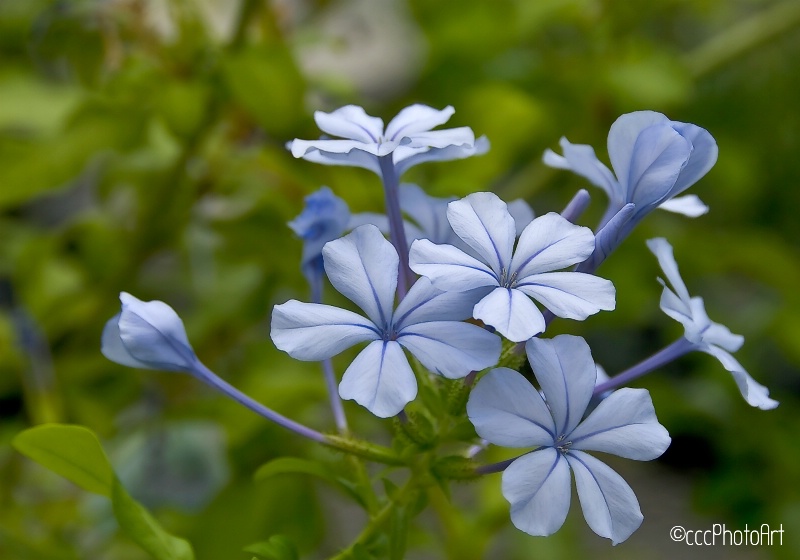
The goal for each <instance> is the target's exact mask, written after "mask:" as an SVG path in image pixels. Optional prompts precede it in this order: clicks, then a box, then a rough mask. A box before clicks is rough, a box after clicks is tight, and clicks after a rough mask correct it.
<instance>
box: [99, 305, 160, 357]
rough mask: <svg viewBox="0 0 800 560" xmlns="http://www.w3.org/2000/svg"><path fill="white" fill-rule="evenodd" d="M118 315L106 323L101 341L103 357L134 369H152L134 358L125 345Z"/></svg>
mask: <svg viewBox="0 0 800 560" xmlns="http://www.w3.org/2000/svg"><path fill="white" fill-rule="evenodd" d="M120 314H121V313H117V314H116V315H114V316H113V317H112V318H111V319H109V320H108V321H107V322H106V326H105V327H104V328H103V336H102V338H101V341H100V351H101V352H102V353H103V356H105V357H106V358H108V359H109V360H111V361H112V362H116V363H118V364H120V365H123V366H128V367H132V368H141V369H150V365H149V364H147V363H145V362H142V361H140V360H137V359H136V358H134V357H133V356H132V355H131V353H130V352H128V349H127V348H126V347H125V345H124V344H123V343H122V338H120V334H119V316H120Z"/></svg>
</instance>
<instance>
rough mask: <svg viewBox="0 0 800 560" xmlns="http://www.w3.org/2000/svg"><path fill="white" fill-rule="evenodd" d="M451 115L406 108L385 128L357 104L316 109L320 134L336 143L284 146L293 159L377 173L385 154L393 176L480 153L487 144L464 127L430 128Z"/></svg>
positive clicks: (425, 108)
mask: <svg viewBox="0 0 800 560" xmlns="http://www.w3.org/2000/svg"><path fill="white" fill-rule="evenodd" d="M454 112H455V109H453V108H452V107H450V106H447V107H445V108H444V109H442V110H441V111H439V110H436V109H434V108H432V107H428V106H427V105H420V104H416V105H411V106H409V107H406V108H405V109H403V110H402V111H400V112H399V113H398V114H397V116H396V117H395V118H393V119H392V120H391V121H390V122H389V124H388V126H386V128H385V129H384V126H383V120H382V119H380V118H378V117H371V116H369V115H368V114H367V113H366V112H365V111H364V109H362V108H361V107H358V106H356V105H346V106H345V107H341V108H340V109H336V110H335V111H333V112H332V113H325V112H322V111H316V112H315V113H314V120H315V121H316V123H317V126H319V128H320V130H322V131H323V132H325V133H327V134H330V135H331V136H338V137H339V138H341V139H339V140H336V139H321V140H299V139H296V140H293V141H291V142H289V143H288V144H287V147H288V148H289V149H290V150H291V152H292V155H293V156H294V157H296V158H303V159H306V160H308V161H313V162H316V163H324V164H327V165H349V166H354V167H363V168H365V169H369V170H370V171H373V172H375V173H377V174H378V175H382V171H381V164H380V158H385V157H386V156H390V158H389V160H390V161H391V163H392V164H394V169H395V174H396V176H397V177H399V176H400V175H402V174H403V173H404V172H405V171H406V170H408V169H409V168H410V167H412V166H414V165H417V164H419V163H423V162H426V161H448V160H453V159H462V158H466V157H470V156H473V155H479V154H483V153H485V152H486V151H487V150H488V149H489V141H488V140H487V139H486V138H485V137H481V138H479V139H478V140H475V134H474V133H473V132H472V129H470V128H469V127H459V128H451V129H445V130H431V129H432V128H434V127H437V126H439V125H442V124H444V123H446V122H447V121H448V120H449V119H450V117H451V116H452V114H453V113H454Z"/></svg>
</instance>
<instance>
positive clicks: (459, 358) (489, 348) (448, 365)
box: [397, 321, 502, 379]
mask: <svg viewBox="0 0 800 560" xmlns="http://www.w3.org/2000/svg"><path fill="white" fill-rule="evenodd" d="M397 342H399V343H400V344H401V345H402V346H403V347H404V348H406V350H408V351H409V352H411V353H412V354H413V355H414V356H415V357H416V358H417V359H418V360H419V361H420V362H421V363H422V365H423V366H425V367H426V368H427V369H428V370H429V371H432V372H435V373H438V374H439V375H443V376H444V377H447V378H449V379H459V378H461V377H464V376H466V375H467V374H468V373H470V372H471V371H480V370H482V369H485V368H487V367H491V366H494V365H496V364H497V360H498V359H499V358H500V349H501V346H502V344H501V342H500V337H499V336H497V335H495V334H492V333H490V332H489V331H487V330H485V329H482V328H481V327H479V326H477V325H472V324H469V323H459V322H456V321H430V322H427V323H418V324H415V325H410V326H408V327H406V328H405V329H403V330H402V331H400V333H399V334H398V335H397Z"/></svg>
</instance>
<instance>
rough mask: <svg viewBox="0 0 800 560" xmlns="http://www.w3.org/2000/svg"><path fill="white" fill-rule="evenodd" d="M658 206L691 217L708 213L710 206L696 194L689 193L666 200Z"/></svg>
mask: <svg viewBox="0 0 800 560" xmlns="http://www.w3.org/2000/svg"><path fill="white" fill-rule="evenodd" d="M658 207H659V209H661V210H666V211H667V212H675V213H676V214H683V215H684V216H688V217H690V218H697V217H698V216H702V215H703V214H707V213H708V206H706V205H705V204H704V203H703V201H702V200H700V197H698V196H697V195H696V194H687V195H686V196H678V197H675V198H671V199H669V200H665V201H664V202H662V203H661V204H659V205H658Z"/></svg>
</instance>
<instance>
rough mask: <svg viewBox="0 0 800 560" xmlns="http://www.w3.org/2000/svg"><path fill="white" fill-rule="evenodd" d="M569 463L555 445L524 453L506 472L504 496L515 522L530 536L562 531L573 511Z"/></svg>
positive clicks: (518, 527)
mask: <svg viewBox="0 0 800 560" xmlns="http://www.w3.org/2000/svg"><path fill="white" fill-rule="evenodd" d="M571 493H572V492H571V489H570V475H569V464H568V463H567V461H566V460H565V459H564V457H563V456H562V455H561V453H559V452H558V451H556V450H555V449H553V448H547V449H541V450H539V451H534V452H533V453H528V454H527V455H523V456H522V457H520V458H519V459H517V460H516V461H514V462H513V463H511V464H510V465H509V466H508V468H506V470H505V471H503V496H504V497H505V499H506V500H508V501H509V502H510V503H511V522H512V523H513V524H514V526H515V527H516V528H517V529H519V530H520V531H524V532H526V533H528V534H529V535H533V536H541V537H546V536H548V535H552V534H553V533H555V532H556V531H558V530H559V529H560V528H561V526H562V525H563V524H564V520H566V518H567V513H568V512H569V502H570V494H571Z"/></svg>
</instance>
